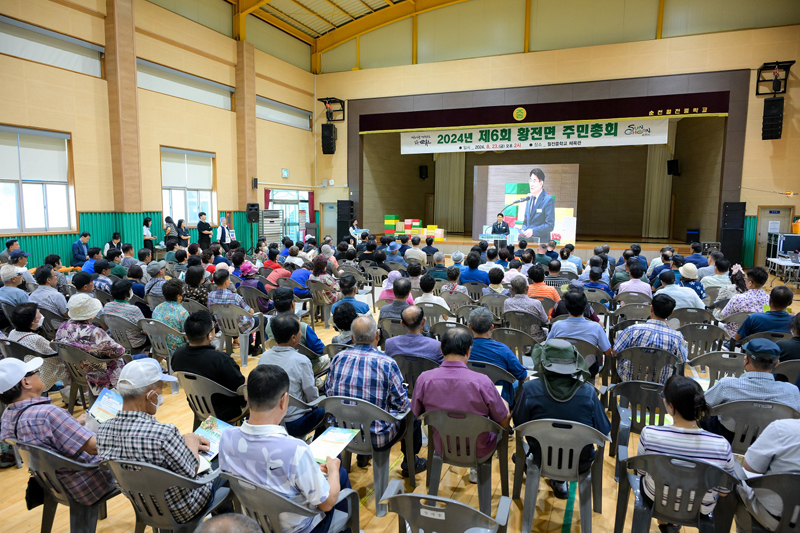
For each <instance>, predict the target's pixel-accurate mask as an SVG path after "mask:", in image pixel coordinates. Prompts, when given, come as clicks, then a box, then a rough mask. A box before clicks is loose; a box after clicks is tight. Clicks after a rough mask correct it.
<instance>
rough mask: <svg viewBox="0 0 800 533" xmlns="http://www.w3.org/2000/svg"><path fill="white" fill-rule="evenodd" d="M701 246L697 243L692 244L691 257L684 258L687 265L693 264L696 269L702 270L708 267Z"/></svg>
mask: <svg viewBox="0 0 800 533" xmlns="http://www.w3.org/2000/svg"><path fill="white" fill-rule="evenodd" d="M702 251H703V245H702V244H700V243H699V242H693V243H692V253H691V255H687V256H686V262H687V263H693V264H694V266H696V267H697V268H703V267H707V266H708V259H707V258H706V257H705V256H703V254H702Z"/></svg>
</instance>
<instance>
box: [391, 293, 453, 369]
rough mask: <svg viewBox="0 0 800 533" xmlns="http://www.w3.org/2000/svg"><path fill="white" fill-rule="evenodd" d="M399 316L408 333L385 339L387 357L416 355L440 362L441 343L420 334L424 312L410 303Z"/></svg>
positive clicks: (424, 324) (423, 322)
mask: <svg viewBox="0 0 800 533" xmlns="http://www.w3.org/2000/svg"><path fill="white" fill-rule="evenodd" d="M400 318H401V321H402V323H403V327H404V328H405V329H407V330H408V333H406V334H405V335H398V336H396V337H392V338H390V339H386V349H385V350H384V351H385V352H386V355H388V356H389V357H394V356H395V355H399V354H407V355H417V356H419V357H426V358H428V359H431V360H433V361H436V362H437V363H440V364H441V362H442V346H441V344H440V343H439V341H437V340H436V339H432V338H430V337H426V336H425V335H423V334H422V331H423V329H424V328H425V326H426V322H427V321H426V319H425V312H424V311H423V310H422V309H421V308H419V307H417V306H416V305H410V306H408V307H406V308H405V309H403V312H402V313H400Z"/></svg>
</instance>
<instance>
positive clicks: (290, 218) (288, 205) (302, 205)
mask: <svg viewBox="0 0 800 533" xmlns="http://www.w3.org/2000/svg"><path fill="white" fill-rule="evenodd" d="M269 203H270V209H278V210H280V211H281V213H282V217H281V232H282V233H283V235H284V236H285V237H289V238H290V239H292V240H293V241H294V242H303V237H305V231H306V222H308V221H309V219H308V216H309V215H308V191H282V190H274V191H273V192H272V195H271V197H270V202H269Z"/></svg>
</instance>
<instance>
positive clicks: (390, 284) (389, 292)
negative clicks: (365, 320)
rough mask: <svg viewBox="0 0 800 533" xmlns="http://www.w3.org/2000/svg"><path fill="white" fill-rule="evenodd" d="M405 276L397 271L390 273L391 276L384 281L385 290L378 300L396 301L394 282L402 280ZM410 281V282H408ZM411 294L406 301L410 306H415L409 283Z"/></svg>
mask: <svg viewBox="0 0 800 533" xmlns="http://www.w3.org/2000/svg"><path fill="white" fill-rule="evenodd" d="M402 277H403V274H402V273H401V272H399V271H397V270H393V271H391V272H389V275H388V276H386V279H385V280H384V281H383V290H382V291H381V292H380V294H378V300H394V295H395V293H394V282H395V281H397V280H398V279H401V278H402ZM406 281H408V280H406ZM408 286H409V293H408V297H407V298H406V301H407V302H408V305H414V297H413V296H411V292H410V291H411V282H410V281H409V285H408Z"/></svg>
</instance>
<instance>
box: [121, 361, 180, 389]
mask: <svg viewBox="0 0 800 533" xmlns="http://www.w3.org/2000/svg"><path fill="white" fill-rule="evenodd" d="M159 381H178V378H176V377H175V376H170V375H168V374H163V373H162V372H161V365H159V364H158V361H156V360H155V359H136V360H135V361H131V362H130V363H128V364H126V365H125V366H124V367H123V368H122V372H120V373H119V380H118V381H117V390H119V391H130V390H135V389H141V388H144V387H148V386H150V385H152V384H153V383H157V382H159Z"/></svg>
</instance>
